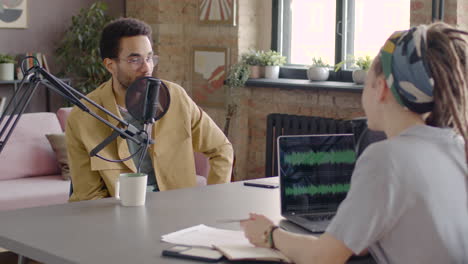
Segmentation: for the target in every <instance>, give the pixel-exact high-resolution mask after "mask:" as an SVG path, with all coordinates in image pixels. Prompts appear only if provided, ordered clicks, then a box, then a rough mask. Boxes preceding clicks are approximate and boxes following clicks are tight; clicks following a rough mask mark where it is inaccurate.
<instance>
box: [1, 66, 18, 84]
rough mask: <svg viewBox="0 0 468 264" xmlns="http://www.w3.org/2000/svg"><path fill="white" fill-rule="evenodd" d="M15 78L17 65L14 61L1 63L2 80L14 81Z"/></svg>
mask: <svg viewBox="0 0 468 264" xmlns="http://www.w3.org/2000/svg"><path fill="white" fill-rule="evenodd" d="M14 78H15V65H14V64H13V63H0V80H2V81H12V80H14Z"/></svg>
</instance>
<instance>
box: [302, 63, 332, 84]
mask: <svg viewBox="0 0 468 264" xmlns="http://www.w3.org/2000/svg"><path fill="white" fill-rule="evenodd" d="M329 75H330V71H329V70H328V68H327V67H315V66H312V67H310V68H309V69H308V70H307V78H309V80H311V81H326V80H328V76H329Z"/></svg>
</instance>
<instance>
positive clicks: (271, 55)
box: [261, 50, 286, 66]
mask: <svg viewBox="0 0 468 264" xmlns="http://www.w3.org/2000/svg"><path fill="white" fill-rule="evenodd" d="M261 57H262V62H263V63H262V64H263V65H265V66H281V65H283V64H285V63H286V57H285V56H282V55H281V53H279V52H277V51H274V50H269V51H265V52H263V53H262V54H261Z"/></svg>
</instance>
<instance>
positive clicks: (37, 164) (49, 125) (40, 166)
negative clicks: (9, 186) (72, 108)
mask: <svg viewBox="0 0 468 264" xmlns="http://www.w3.org/2000/svg"><path fill="white" fill-rule="evenodd" d="M61 132H62V129H61V128H60V124H59V122H58V119H57V116H56V115H55V113H28V114H24V115H23V116H21V118H20V119H19V121H18V125H17V126H16V128H15V129H14V130H13V132H12V134H11V137H10V139H9V140H8V142H7V144H6V145H5V148H4V149H3V151H2V153H1V154H0V180H8V179H15V178H24V177H31V176H44V175H56V174H60V169H59V166H58V162H57V159H56V157H55V153H54V151H53V150H52V148H51V146H50V144H49V142H48V141H47V138H46V137H45V135H46V134H50V133H61ZM2 184H3V183H2Z"/></svg>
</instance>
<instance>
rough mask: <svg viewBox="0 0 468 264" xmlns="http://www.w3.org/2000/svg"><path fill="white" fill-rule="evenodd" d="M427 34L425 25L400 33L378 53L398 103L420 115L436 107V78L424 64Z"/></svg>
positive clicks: (394, 35)
mask: <svg viewBox="0 0 468 264" xmlns="http://www.w3.org/2000/svg"><path fill="white" fill-rule="evenodd" d="M426 32H427V27H426V26H418V27H414V28H411V29H410V30H405V31H397V32H395V33H393V34H392V35H391V36H390V38H389V39H388V40H387V41H386V42H385V45H384V46H383V47H382V49H381V50H380V54H379V55H380V60H381V62H382V68H383V72H384V75H385V79H386V81H387V85H388V87H390V89H391V91H392V93H393V95H394V97H395V98H396V100H397V101H398V103H400V105H402V106H405V107H407V108H408V109H409V110H411V111H413V112H416V113H420V114H422V113H426V112H430V111H432V109H433V107H434V96H433V92H434V79H433V78H432V75H431V71H430V70H429V67H428V65H427V63H426V61H425V60H426V58H425V54H426Z"/></svg>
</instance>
